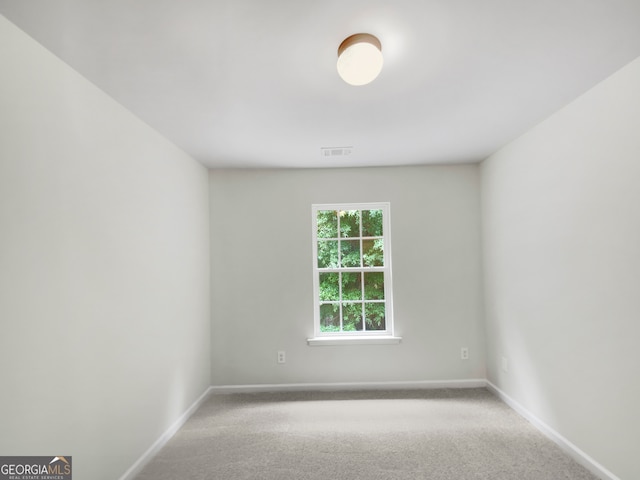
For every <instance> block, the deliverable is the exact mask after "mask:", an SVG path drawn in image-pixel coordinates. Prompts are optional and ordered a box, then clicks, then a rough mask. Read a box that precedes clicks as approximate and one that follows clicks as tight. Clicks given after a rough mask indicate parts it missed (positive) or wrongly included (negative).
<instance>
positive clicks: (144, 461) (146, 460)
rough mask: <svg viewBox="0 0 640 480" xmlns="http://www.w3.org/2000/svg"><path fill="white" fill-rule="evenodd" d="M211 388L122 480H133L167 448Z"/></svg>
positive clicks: (145, 453)
mask: <svg viewBox="0 0 640 480" xmlns="http://www.w3.org/2000/svg"><path fill="white" fill-rule="evenodd" d="M211 391H212V390H211V387H209V388H207V390H205V392H204V393H203V394H202V395H200V397H199V398H198V399H197V400H196V401H195V402H193V404H192V405H191V406H190V407H189V408H188V409H187V411H186V412H184V413H183V414H182V415H181V416H180V418H178V419H177V420H176V421H175V422H174V423H173V425H171V426H170V427H169V429H168V430H167V431H166V432H164V433H163V434H162V435H161V436H160V438H158V439H157V440H156V441H155V442H154V443H153V445H151V446H150V447H149V449H148V450H147V451H146V452H144V453H143V454H142V456H141V457H140V458H139V459H138V460H137V461H136V463H134V464H133V465H132V466H131V467H130V468H129V470H127V471H126V472H124V474H123V475H122V476H121V477H120V480H133V478H135V476H136V475H137V474H138V473H140V472H141V471H142V469H143V468H144V467H145V465H146V464H147V463H149V461H151V459H152V458H153V457H154V456H155V455H156V454H157V453H158V452H159V451H160V450H161V449H162V447H164V446H165V444H166V443H167V442H168V441H169V440H170V439H171V437H173V436H174V435H175V434H176V432H177V431H178V430H180V428H181V427H182V426H183V425H184V424H185V422H186V421H187V420H188V419H189V417H190V416H191V415H193V414H194V413H195V411H196V410H197V409H198V408H200V405H202V404H203V402H204V401H205V400H206V399H207V397H208V396H209V395H210V394H211Z"/></svg>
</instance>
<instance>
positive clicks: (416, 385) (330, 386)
mask: <svg viewBox="0 0 640 480" xmlns="http://www.w3.org/2000/svg"><path fill="white" fill-rule="evenodd" d="M486 386H487V381H486V380H485V379H470V380H433V381H432V380H424V381H408V382H343V383H285V384H258V385H218V386H213V387H211V392H212V393H214V394H220V393H257V392H308V391H325V392H331V391H339V390H404V389H433V388H484V387H486Z"/></svg>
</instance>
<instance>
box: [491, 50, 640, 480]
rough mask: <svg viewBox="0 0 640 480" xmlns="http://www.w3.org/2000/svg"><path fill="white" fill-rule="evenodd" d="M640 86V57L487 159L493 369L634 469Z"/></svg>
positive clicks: (626, 469) (557, 423)
mask: <svg viewBox="0 0 640 480" xmlns="http://www.w3.org/2000/svg"><path fill="white" fill-rule="evenodd" d="M638 85H640V59H639V60H636V61H634V62H633V63H631V64H630V65H628V66H627V67H626V68H624V69H623V70H621V71H619V72H618V73H616V74H615V75H613V76H612V77H610V78H609V79H607V80H606V81H604V82H603V83H601V84H600V85H598V86H596V87H595V88H594V89H592V90H590V91H589V92H587V93H586V94H585V95H583V96H581V97H580V98H579V99H577V100H576V101H574V102H573V103H571V104H570V105H568V106H567V107H565V108H564V109H563V110H561V111H559V112H557V113H556V114H555V115H554V116H552V117H550V118H549V119H547V120H546V121H544V122H543V123H541V124H540V125H538V126H537V127H536V128H534V129H532V130H531V131H530V132H528V133H527V134H526V135H524V136H522V137H521V138H519V139H518V140H516V141H514V142H513V143H511V144H510V145H508V146H506V147H505V148H503V149H502V150H501V151H499V152H498V153H496V154H495V155H493V156H492V157H490V158H489V159H488V160H486V161H485V162H484V163H483V164H482V167H481V172H482V174H481V176H482V215H483V245H484V269H485V272H486V275H485V279H486V281H485V289H486V299H485V302H486V325H487V331H486V334H487V350H488V356H487V358H488V363H487V368H488V378H489V380H490V381H491V382H492V383H494V384H495V385H497V386H498V387H499V388H500V389H502V390H503V391H504V392H505V393H507V394H508V395H509V396H511V397H512V398H514V399H515V400H516V401H518V402H519V403H521V404H522V405H523V406H524V407H525V408H527V409H528V410H529V411H530V412H532V413H533V414H534V415H536V416H538V417H539V418H540V419H541V420H542V421H543V422H545V423H547V424H548V425H549V426H551V427H552V428H554V429H555V430H556V431H557V432H559V433H560V434H561V435H563V436H564V437H565V438H566V439H568V440H569V441H570V442H572V443H573V444H575V445H576V446H577V447H578V448H580V449H581V450H583V451H584V452H585V453H586V454H587V455H589V456H591V457H592V458H593V459H595V460H596V461H597V462H599V463H601V464H602V465H603V466H604V467H605V468H607V469H608V470H610V471H611V472H613V474H615V475H617V476H618V477H619V478H621V479H631V478H640V463H638V459H637V448H638V445H640V414H639V413H638V407H637V403H638V398H639V396H640V375H639V374H638V373H639V369H640V353H639V350H638V348H637V342H638V339H639V338H640V322H639V321H638V319H639V318H640V294H639V293H638V292H639V291H640V248H639V246H640V211H639V206H640V188H639V185H640V135H639V134H638V132H639V131H640V130H639V129H640V88H638ZM503 358H504V359H505V360H506V365H505V366H506V369H505V368H503V364H502V363H503ZM505 370H506V371H505Z"/></svg>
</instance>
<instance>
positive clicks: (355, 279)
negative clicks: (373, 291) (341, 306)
mask: <svg viewBox="0 0 640 480" xmlns="http://www.w3.org/2000/svg"><path fill="white" fill-rule="evenodd" d="M342 299H343V300H362V274H361V273H360V272H344V273H343V274H342Z"/></svg>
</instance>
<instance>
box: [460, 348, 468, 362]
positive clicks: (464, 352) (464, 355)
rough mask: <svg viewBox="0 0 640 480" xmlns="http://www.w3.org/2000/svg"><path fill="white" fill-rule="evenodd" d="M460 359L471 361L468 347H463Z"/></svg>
mask: <svg viewBox="0 0 640 480" xmlns="http://www.w3.org/2000/svg"><path fill="white" fill-rule="evenodd" d="M460 358H461V359H462V360H469V349H468V348H467V347H462V348H461V349H460Z"/></svg>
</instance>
